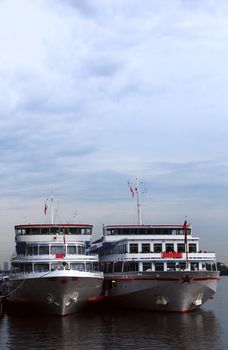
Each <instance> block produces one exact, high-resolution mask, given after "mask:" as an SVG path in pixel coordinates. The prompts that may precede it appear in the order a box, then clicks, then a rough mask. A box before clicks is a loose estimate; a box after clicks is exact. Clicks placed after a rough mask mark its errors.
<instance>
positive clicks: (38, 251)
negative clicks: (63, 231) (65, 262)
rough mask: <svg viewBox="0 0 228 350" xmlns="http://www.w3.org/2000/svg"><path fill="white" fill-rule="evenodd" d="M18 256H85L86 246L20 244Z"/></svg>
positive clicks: (17, 246) (17, 249)
mask: <svg viewBox="0 0 228 350" xmlns="http://www.w3.org/2000/svg"><path fill="white" fill-rule="evenodd" d="M16 251H17V254H18V255H56V254H69V255H75V254H79V255H80V254H85V253H86V252H85V247H84V245H63V244H59V245H56V244H55V245H37V244H36V245H35V244H34V245H31V244H29V245H26V244H21V242H19V243H18V244H17V245H16Z"/></svg>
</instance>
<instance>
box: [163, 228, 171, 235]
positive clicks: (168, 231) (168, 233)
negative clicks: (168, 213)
mask: <svg viewBox="0 0 228 350" xmlns="http://www.w3.org/2000/svg"><path fill="white" fill-rule="evenodd" d="M171 234H172V231H171V229H169V228H163V235H171Z"/></svg>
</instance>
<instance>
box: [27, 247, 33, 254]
mask: <svg viewBox="0 0 228 350" xmlns="http://www.w3.org/2000/svg"><path fill="white" fill-rule="evenodd" d="M26 250H27V255H32V247H31V246H30V247H27V248H26Z"/></svg>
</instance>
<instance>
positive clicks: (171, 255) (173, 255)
mask: <svg viewBox="0 0 228 350" xmlns="http://www.w3.org/2000/svg"><path fill="white" fill-rule="evenodd" d="M182 256H183V254H182V252H177V253H176V252H175V253H174V252H164V253H161V257H162V258H179V259H181V258H182Z"/></svg>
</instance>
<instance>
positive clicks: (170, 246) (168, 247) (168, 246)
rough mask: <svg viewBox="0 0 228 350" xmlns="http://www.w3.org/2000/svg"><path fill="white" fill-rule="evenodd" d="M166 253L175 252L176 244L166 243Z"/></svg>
mask: <svg viewBox="0 0 228 350" xmlns="http://www.w3.org/2000/svg"><path fill="white" fill-rule="evenodd" d="M165 251H166V252H167V253H169V252H174V244H173V243H166V245H165Z"/></svg>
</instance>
